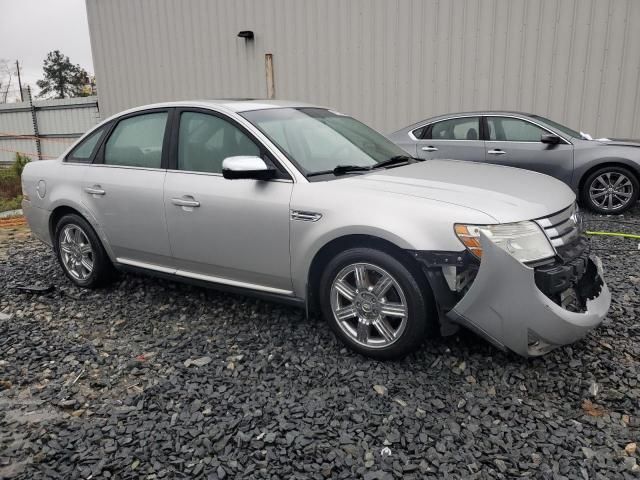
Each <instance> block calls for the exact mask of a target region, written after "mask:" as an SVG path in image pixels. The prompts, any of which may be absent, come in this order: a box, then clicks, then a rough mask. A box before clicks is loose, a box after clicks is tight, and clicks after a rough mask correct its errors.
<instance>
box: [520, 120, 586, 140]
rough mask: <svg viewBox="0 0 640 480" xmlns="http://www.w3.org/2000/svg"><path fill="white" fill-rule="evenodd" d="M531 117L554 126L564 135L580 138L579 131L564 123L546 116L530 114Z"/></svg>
mask: <svg viewBox="0 0 640 480" xmlns="http://www.w3.org/2000/svg"><path fill="white" fill-rule="evenodd" d="M531 118H535V119H536V120H538V121H540V122H543V123H546V124H547V125H549V126H550V127H552V128H555V129H556V130H560V131H561V132H562V133H564V134H565V135H569V136H570V137H575V138H582V135H581V134H580V132H576V131H575V130H573V129H571V128H569V127H565V126H564V125H562V124H560V123H558V122H554V121H553V120H549V119H548V118H544V117H541V116H540V115H531Z"/></svg>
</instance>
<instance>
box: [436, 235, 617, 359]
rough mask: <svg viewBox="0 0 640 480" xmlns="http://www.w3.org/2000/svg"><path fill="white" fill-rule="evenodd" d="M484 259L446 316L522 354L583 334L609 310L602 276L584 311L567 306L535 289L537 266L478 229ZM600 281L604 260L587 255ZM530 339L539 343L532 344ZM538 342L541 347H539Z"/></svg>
mask: <svg viewBox="0 0 640 480" xmlns="http://www.w3.org/2000/svg"><path fill="white" fill-rule="evenodd" d="M480 242H481V245H482V251H483V253H482V261H481V263H480V268H479V270H478V274H477V276H476V278H475V280H474V282H473V285H472V286H471V287H470V288H469V290H468V291H467V293H466V295H465V296H464V297H463V298H462V299H461V300H460V301H459V302H458V303H457V304H456V305H455V306H454V307H453V309H452V310H451V311H450V312H449V313H448V314H447V316H448V318H449V319H451V320H452V321H455V322H458V323H461V324H463V325H465V326H467V327H469V328H470V329H471V330H474V331H476V332H477V333H479V334H480V335H482V336H484V337H485V338H487V339H488V340H489V341H491V342H492V343H494V344H496V345H498V346H500V347H506V348H508V349H510V350H512V351H514V352H516V353H518V354H520V355H523V356H536V355H541V354H544V353H546V352H548V351H549V350H551V349H552V348H554V347H557V346H560V345H566V344H569V343H572V342H575V341H576V340H578V339H580V338H582V337H583V336H585V335H586V334H587V332H588V331H589V330H591V329H593V328H595V327H596V326H598V325H599V324H600V323H601V322H602V320H603V319H604V317H605V316H606V314H607V311H608V310H609V305H610V303H611V293H610V292H609V289H608V288H607V285H606V284H605V283H604V280H602V287H601V289H600V292H599V294H598V296H597V297H595V298H593V299H591V300H587V302H586V309H585V311H584V312H582V313H576V312H571V311H568V310H565V309H564V308H562V307H561V306H560V305H557V304H556V303H554V302H553V301H552V300H551V299H550V298H549V297H547V296H546V295H545V294H544V293H543V292H542V291H540V289H539V288H538V287H537V285H536V282H535V270H534V269H533V268H531V267H529V266H527V265H524V264H523V263H521V262H519V261H518V260H516V259H515V258H514V257H513V256H511V255H510V254H509V253H507V252H505V251H504V250H502V249H501V248H500V247H498V246H497V245H496V244H494V243H493V242H492V241H491V240H490V239H489V238H488V237H487V236H486V235H484V234H482V233H481V238H480ZM590 261H591V262H593V263H594V264H595V266H596V268H597V272H598V276H599V277H600V278H601V279H602V263H601V261H600V259H599V258H598V257H595V256H592V257H590ZM531 339H537V340H538V344H537V345H532V346H530V345H529V343H530V341H531ZM541 345H542V347H541Z"/></svg>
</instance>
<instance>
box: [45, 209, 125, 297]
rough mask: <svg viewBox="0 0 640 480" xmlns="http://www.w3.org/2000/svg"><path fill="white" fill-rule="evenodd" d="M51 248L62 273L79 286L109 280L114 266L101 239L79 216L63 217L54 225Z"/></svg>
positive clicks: (94, 285)
mask: <svg viewBox="0 0 640 480" xmlns="http://www.w3.org/2000/svg"><path fill="white" fill-rule="evenodd" d="M54 242H55V243H54V247H55V252H56V256H57V257H58V262H59V263H60V266H61V267H62V270H63V271H64V273H65V275H66V276H67V277H68V278H69V280H71V281H72V282H73V283H75V284H76V285H78V286H79V287H84V288H95V287H99V286H101V285H104V284H106V283H108V282H109V281H110V280H111V279H112V278H113V274H114V272H115V271H114V268H113V265H112V264H111V261H110V260H109V257H108V256H107V252H105V250H104V247H103V246H102V243H101V242H100V239H99V238H98V236H97V235H96V233H95V231H94V230H93V228H91V225H89V222H87V221H86V220H85V219H84V218H82V217H81V216H80V215H76V214H74V213H70V214H68V215H65V216H63V217H62V218H61V219H60V220H59V221H58V223H57V224H56V227H55V232H54Z"/></svg>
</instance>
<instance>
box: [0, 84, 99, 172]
mask: <svg viewBox="0 0 640 480" xmlns="http://www.w3.org/2000/svg"><path fill="white" fill-rule="evenodd" d="M97 101H98V99H97V98H96V97H82V98H65V99H53V100H41V101H37V102H33V106H34V109H35V115H36V122H37V125H38V136H39V139H40V156H41V157H42V158H43V159H48V158H55V157H57V156H58V155H60V154H61V153H62V152H64V151H65V150H66V149H67V148H68V147H69V145H71V144H72V143H73V142H75V141H76V140H77V139H78V137H80V136H81V135H82V134H84V133H85V132H86V131H87V130H89V129H90V128H91V127H93V126H94V125H96V124H97V123H98V121H99V114H98V103H97ZM16 152H20V153H22V154H25V155H27V156H28V157H30V158H31V159H32V160H37V158H38V149H37V143H36V136H35V131H34V125H33V117H32V113H31V105H30V104H29V102H20V103H7V104H3V105H0V164H2V163H11V162H13V160H14V158H15V154H16Z"/></svg>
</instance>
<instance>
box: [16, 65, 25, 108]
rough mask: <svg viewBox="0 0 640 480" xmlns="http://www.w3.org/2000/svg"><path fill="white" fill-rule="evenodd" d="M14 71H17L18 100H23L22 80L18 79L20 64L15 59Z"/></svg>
mask: <svg viewBox="0 0 640 480" xmlns="http://www.w3.org/2000/svg"><path fill="white" fill-rule="evenodd" d="M16 71H17V72H18V88H19V89H20V101H21V102H24V95H23V94H22V82H21V81H20V64H19V63H18V60H16Z"/></svg>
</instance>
